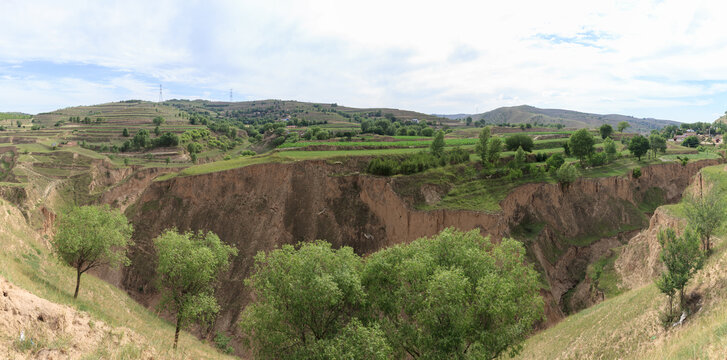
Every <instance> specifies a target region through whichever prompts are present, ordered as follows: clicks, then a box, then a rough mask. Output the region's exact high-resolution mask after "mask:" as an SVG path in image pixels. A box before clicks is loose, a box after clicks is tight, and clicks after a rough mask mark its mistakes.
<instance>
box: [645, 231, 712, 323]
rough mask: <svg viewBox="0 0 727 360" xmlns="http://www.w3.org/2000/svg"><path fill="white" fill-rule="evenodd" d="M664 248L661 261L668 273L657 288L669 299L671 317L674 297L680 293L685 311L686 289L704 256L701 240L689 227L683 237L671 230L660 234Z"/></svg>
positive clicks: (658, 279) (660, 278) (661, 278)
mask: <svg viewBox="0 0 727 360" xmlns="http://www.w3.org/2000/svg"><path fill="white" fill-rule="evenodd" d="M658 238H659V243H660V244H661V246H662V250H661V254H660V255H659V257H660V259H661V261H662V262H663V263H664V266H665V267H666V271H665V272H664V273H662V274H661V276H659V278H657V279H656V286H657V287H658V288H659V290H660V291H661V292H662V293H664V294H666V295H667V296H668V297H669V310H668V311H669V315H671V314H673V312H672V309H673V297H674V294H675V293H676V292H677V291H679V306H680V308H681V309H684V287H685V286H686V285H687V283H688V282H689V279H691V278H692V276H693V275H694V273H695V272H696V271H697V270H699V269H701V268H702V265H703V264H704V256H703V253H702V251H701V250H700V249H699V238H698V237H697V235H696V234H695V233H694V232H693V231H692V230H691V229H690V228H688V227H687V229H685V230H684V234H682V236H676V233H675V232H674V230H672V229H671V228H667V229H665V230H663V231H661V232H659V236H658Z"/></svg>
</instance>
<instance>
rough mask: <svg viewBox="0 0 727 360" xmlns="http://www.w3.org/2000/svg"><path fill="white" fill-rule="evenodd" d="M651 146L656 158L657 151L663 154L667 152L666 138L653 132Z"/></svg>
mask: <svg viewBox="0 0 727 360" xmlns="http://www.w3.org/2000/svg"><path fill="white" fill-rule="evenodd" d="M649 148H650V149H651V153H652V155H654V158H656V153H657V151H658V152H661V153H662V154H663V153H665V152H666V139H664V138H663V137H661V136H660V135H658V134H651V135H650V136H649Z"/></svg>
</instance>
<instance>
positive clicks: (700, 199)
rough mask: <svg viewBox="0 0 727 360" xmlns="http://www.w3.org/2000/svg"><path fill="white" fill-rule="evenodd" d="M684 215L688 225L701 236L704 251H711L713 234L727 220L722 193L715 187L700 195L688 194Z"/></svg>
mask: <svg viewBox="0 0 727 360" xmlns="http://www.w3.org/2000/svg"><path fill="white" fill-rule="evenodd" d="M684 200H685V201H684V214H685V215H686V218H687V223H688V224H689V226H691V227H692V228H693V229H694V231H695V232H696V233H697V235H699V238H700V240H701V241H702V249H703V250H704V251H705V252H709V251H711V238H712V234H714V232H715V231H716V230H717V229H719V227H720V226H721V225H722V223H723V222H724V220H725V210H726V209H725V201H724V198H723V194H722V192H720V191H718V190H717V189H715V188H714V187H711V188H708V189H707V190H705V191H700V194H690V193H688V194H687V195H686V196H685V198H684Z"/></svg>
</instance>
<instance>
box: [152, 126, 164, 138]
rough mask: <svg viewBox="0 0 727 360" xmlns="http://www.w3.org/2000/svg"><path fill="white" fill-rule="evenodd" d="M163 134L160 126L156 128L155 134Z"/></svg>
mask: <svg viewBox="0 0 727 360" xmlns="http://www.w3.org/2000/svg"><path fill="white" fill-rule="evenodd" d="M161 134H162V130H161V129H160V128H159V126H157V127H155V128H154V135H156V136H159V135H161Z"/></svg>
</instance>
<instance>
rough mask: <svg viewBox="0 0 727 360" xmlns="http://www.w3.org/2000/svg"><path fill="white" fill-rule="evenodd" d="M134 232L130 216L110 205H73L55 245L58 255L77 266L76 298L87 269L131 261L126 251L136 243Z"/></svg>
mask: <svg viewBox="0 0 727 360" xmlns="http://www.w3.org/2000/svg"><path fill="white" fill-rule="evenodd" d="M132 232H133V227H132V226H131V224H129V222H128V221H127V220H126V216H124V214H122V213H121V211H119V210H111V209H110V208H109V206H108V205H104V206H81V207H73V208H72V209H71V210H70V211H68V212H67V213H65V214H62V215H61V217H60V219H59V221H58V225H57V233H56V236H55V238H54V240H53V241H52V242H51V244H52V246H53V249H54V250H55V253H56V254H57V255H58V258H59V259H60V260H61V261H63V262H64V263H66V264H68V265H70V266H73V267H74V268H75V269H76V291H75V292H74V293H73V298H74V299H75V298H77V297H78V288H79V286H80V284H81V275H82V274H83V273H85V272H86V271H88V270H91V269H93V268H95V267H98V266H101V265H109V266H112V267H116V266H118V265H125V266H128V265H129V264H130V261H129V259H128V258H127V257H126V250H127V247H128V246H129V245H132V244H133V242H132V241H131V234H132Z"/></svg>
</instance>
